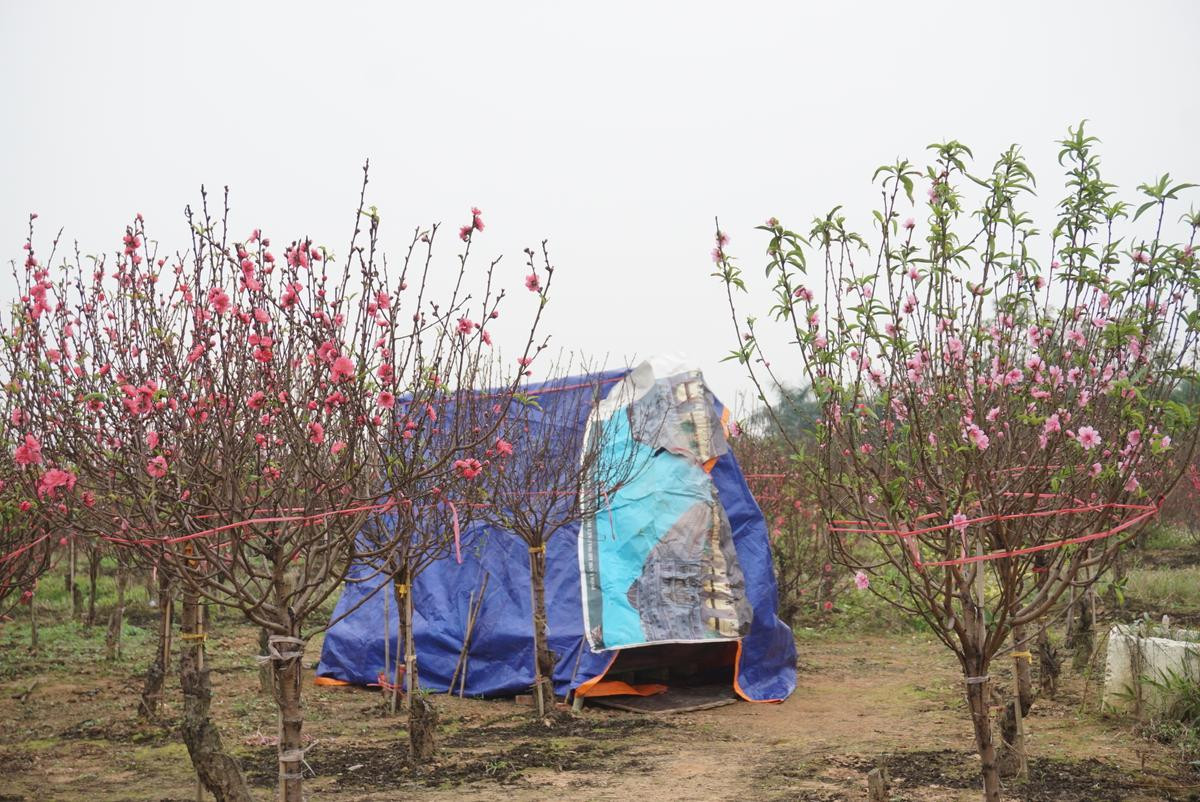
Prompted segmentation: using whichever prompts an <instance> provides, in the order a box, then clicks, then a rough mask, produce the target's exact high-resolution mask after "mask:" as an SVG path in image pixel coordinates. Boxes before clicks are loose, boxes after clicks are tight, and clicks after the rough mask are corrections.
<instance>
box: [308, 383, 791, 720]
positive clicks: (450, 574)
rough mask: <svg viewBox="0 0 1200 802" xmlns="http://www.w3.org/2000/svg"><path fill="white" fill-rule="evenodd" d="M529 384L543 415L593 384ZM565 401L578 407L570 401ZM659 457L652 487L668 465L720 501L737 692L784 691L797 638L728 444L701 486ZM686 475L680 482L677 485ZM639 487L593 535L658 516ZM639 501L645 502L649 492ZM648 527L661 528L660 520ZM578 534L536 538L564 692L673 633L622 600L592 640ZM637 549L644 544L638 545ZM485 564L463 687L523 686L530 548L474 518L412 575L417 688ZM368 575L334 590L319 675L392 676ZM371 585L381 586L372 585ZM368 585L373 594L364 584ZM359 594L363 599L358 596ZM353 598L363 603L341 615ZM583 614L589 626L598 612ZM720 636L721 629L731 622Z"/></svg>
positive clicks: (393, 647)
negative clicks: (736, 600) (541, 543)
mask: <svg viewBox="0 0 1200 802" xmlns="http://www.w3.org/2000/svg"><path fill="white" fill-rule="evenodd" d="M626 373H627V372H626V371H612V372H609V373H607V374H603V375H602V376H601V377H600V378H601V380H602V382H603V384H602V386H603V387H604V388H605V390H607V389H609V388H611V387H612V386H613V384H614V383H615V382H616V381H617V380H619V379H621V378H622V377H624V376H625V374H626ZM592 378H595V377H592ZM560 388H565V389H560ZM539 391H541V392H543V393H545V395H542V396H540V397H539V399H540V402H541V404H542V406H543V408H544V409H545V410H546V413H547V417H550V414H551V413H552V412H553V407H552V405H553V404H556V403H557V404H564V405H566V404H568V403H570V401H571V400H572V399H571V398H570V397H569V394H571V393H591V392H593V389H592V387H590V386H589V385H588V381H586V380H584V381H581V380H576V379H564V380H561V381H559V382H556V383H548V384H546V385H537V386H534V387H531V388H528V390H526V392H528V393H530V394H537V393H538V392H539ZM707 397H708V398H709V399H710V403H712V404H713V405H714V406H715V409H714V410H713V411H714V413H715V415H716V416H719V414H720V406H719V402H716V401H715V399H712V398H711V395H708V396H707ZM570 408H571V409H577V408H583V407H582V405H579V404H574V405H573V406H571V407H570ZM582 423H583V422H582V421H580V424H581V425H582ZM659 456H660V457H666V458H667V459H666V460H665V461H664V463H663V465H662V466H660V469H659V470H660V471H662V472H663V473H662V475H657V476H655V477H654V481H655V482H657V483H658V485H659V486H662V484H663V482H664V480H669V479H670V476H671V475H672V473H674V474H676V475H677V481H679V482H681V483H682V484H681V485H680V488H679V489H682V490H683V491H684V492H683V493H682V495H681V497H685V498H686V497H693V498H694V497H696V496H697V494H700V495H703V494H706V493H707V494H708V497H709V498H710V499H711V498H712V497H713V496H715V498H716V499H717V500H719V505H720V508H721V510H722V511H723V516H722V517H723V518H725V519H727V522H728V524H727V525H728V530H727V535H726V537H727V538H729V537H731V540H732V546H733V550H734V551H735V552H736V557H735V558H734V559H733V560H732V561H733V562H736V564H737V565H738V566H740V578H739V579H740V581H741V582H743V583H744V590H743V591H740V592H741V593H743V595H744V606H745V607H747V608H748V610H749V613H748V615H749V617H750V620H749V621H748V622H742V625H741V628H740V630H739V633H736V634H735V635H733V636H730V637H732V638H734V639H740V641H741V648H740V650H739V652H738V663H737V666H736V687H737V690H738V692H739V693H740V694H741V695H742V696H743V697H745V698H747V699H749V700H752V701H768V700H782V699H785V698H786V697H787V696H788V695H789V694H791V692H792V691H793V690H794V689H795V684H796V675H795V660H796V652H795V642H794V639H793V637H792V634H791V631H790V630H789V629H788V627H787V625H786V624H784V623H783V622H782V621H780V620H779V618H778V617H777V615H776V606H777V599H776V586H775V577H774V572H773V569H772V563H771V552H770V544H769V541H768V535H767V528H766V524H765V522H764V520H763V517H762V513H761V511H760V510H759V508H758V505H757V504H756V503H755V501H754V498H753V497H752V496H751V494H750V489H749V487H748V486H747V485H746V481H745V479H744V477H743V476H742V472H741V469H740V468H739V467H738V465H737V462H736V460H735V459H734V457H733V454H732V453H729V452H727V451H725V453H722V454H721V455H720V456H719V457H716V461H715V464H713V465H712V466H711V470H710V471H709V473H708V477H711V485H709V486H708V487H707V489H706V487H705V483H704V482H703V473H702V472H701V473H700V475H699V476H697V475H695V472H694V470H691V469H690V468H689V467H686V466H682V465H681V464H679V463H678V462H675V461H673V460H671V459H670V458H671V457H673V455H672V454H670V453H664V452H659ZM675 459H682V458H681V457H676V458H675ZM695 470H698V469H695ZM689 486H690V489H687V488H688V487H689ZM646 487H648V485H640V486H639V485H638V483H637V482H635V483H634V486H633V487H630V488H628V489H625V490H623V491H622V493H623V494H624V495H623V496H622V497H621V498H614V499H613V500H612V504H611V508H612V510H613V511H614V512H613V517H612V518H610V517H609V512H608V511H605V512H603V513H601V514H600V515H598V516H597V518H596V520H594V521H592V522H588V525H591V526H593V527H594V528H595V529H596V530H597V531H598V533H599V535H600V536H599V537H598V538H597V540H598V541H599V542H603V541H604V538H603V534H604V531H605V528H606V527H608V526H611V523H612V522H613V521H614V520H615V518H616V516H618V515H619V516H621V517H622V519H623V520H622V522H620V523H618V528H619V529H624V528H625V527H626V523H625V521H627V520H635V519H640V520H642V522H643V523H645V521H646V520H649V519H654V518H655V517H656V516H655V515H654V514H653V513H650V512H646V511H644V510H643V511H641V512H639V511H638V510H637V509H636V504H635V503H634V502H635V500H636V498H637V497H638V496H639V494H640V495H641V496H642V497H643V498H649V496H648V495H647V494H646V492H645V490H646ZM714 488H715V493H713V489H714ZM667 495H668V496H669V495H670V494H669V493H668V494H667ZM665 497H667V496H664V498H665ZM645 503H647V504H649V501H647V502H645ZM677 506H678V505H677ZM642 513H645V514H642ZM659 513H660V514H659V515H658V516H657V518H658V520H663V517H662V516H663V515H665V516H666V517H667V519H669V518H670V516H672V515H677V514H679V510H675V509H673V508H672V507H671V505H666V506H665V507H663V508H662V509H661V510H660V511H659ZM631 516H632V517H631ZM652 528H655V529H656V530H661V529H663V527H662V525H660V524H659V525H655V526H654V527H652ZM579 539H580V526H579V524H574V525H570V526H566V527H562V528H561V529H559V530H558V531H557V532H556V533H554V535H553V536H552V537H551V538H550V539H549V542H548V543H547V547H546V602H547V614H548V618H549V645H550V648H551V650H553V651H554V652H555V654H556V655H557V657H558V662H557V665H556V667H555V672H554V678H553V679H554V685H555V690H556V692H557V693H559V694H566V693H567V692H568V691H570V690H573V689H574V688H577V687H578V686H580V685H581V684H583V683H585V682H587V681H588V680H591V679H594V678H596V677H598V676H600V675H602V674H603V673H604V672H605V671H606V670H607V669H608V667H609V665H610V664H611V662H612V661H613V659H614V657H615V655H616V651H615V650H614V647H615V646H621V645H625V644H628V643H635V642H637V643H655V642H676V641H678V640H680V638H669V637H647V635H646V632H645V631H644V630H643V629H641V628H640V627H639V625H638V623H637V620H636V617H631V616H630V615H629V614H628V613H629V611H628V610H624V611H621V613H623V614H624V618H623V619H622V618H620V617H618V618H617V619H614V621H619V620H623V621H624V624H623V626H624V627H625V630H624V634H621V635H620V636H619V637H618V636H616V635H615V634H614V637H612V638H607V639H606V640H605V642H604V643H603V644H602V645H603V646H604V647H606V648H604V650H600V651H598V650H594V649H593V648H592V646H591V645H590V644H589V640H588V637H586V634H585V623H584V599H583V596H582V593H581V582H580V543H579ZM586 543H587V541H586V540H585V544H586ZM651 545H652V544H651ZM639 548H641V549H642V550H646V546H645V545H643V546H641V547H639ZM730 557H733V555H730ZM601 559H602V560H603V559H604V558H603V557H602V558H601ZM634 562H636V561H634ZM631 564H632V563H631ZM601 565H602V566H614V565H616V563H613V562H611V561H608V562H602V563H601ZM613 570H614V573H610V574H609V575H607V576H606V577H605V581H608V578H609V576H613V577H616V576H618V575H619V574H621V572H622V570H623V569H621V568H620V567H617V568H614V569H613ZM485 572H486V574H487V577H488V579H487V584H486V592H485V593H484V598H483V603H482V607H481V608H480V610H479V614H478V618H477V620H476V623H475V628H474V630H473V632H472V634H471V642H470V649H469V660H468V663H467V674H466V683H465V692H466V693H467V694H468V695H472V696H505V695H513V694H517V693H523V692H526V691H528V689H529V688H530V687H531V686H532V685H533V681H534V666H533V664H534V649H533V633H532V624H531V613H530V610H531V601H530V582H529V561H528V550H527V548H526V545H525V543H524V542H523V541H521V540H520V539H518V538H517V537H515V536H514V535H512V534H511V533H509V532H507V531H505V530H502V529H498V528H494V527H491V526H488V525H485V524H481V523H476V524H473V525H471V526H469V527H468V528H467V529H466V530H465V531H464V532H463V534H462V563H461V564H459V563H458V562H457V561H456V560H455V559H454V558H453V557H449V558H446V559H442V560H438V561H436V562H434V563H433V564H432V565H430V566H429V567H428V568H426V569H425V570H424V571H423V572H421V573H420V574H419V575H418V577H417V579H416V581H415V582H414V584H413V587H412V594H413V597H412V598H413V607H414V611H415V612H414V637H415V640H416V652H417V658H418V673H419V676H420V681H421V684H422V686H423V687H425V688H428V689H430V690H435V691H447V690H449V685H450V680H451V676H452V675H453V673H454V670H455V666H456V665H457V664H458V661H459V653H460V651H461V649H462V644H463V639H464V635H465V632H466V627H467V619H468V615H469V607H470V603H471V599H472V595H473V593H477V592H478V589H479V587H480V585H481V580H482V577H483V575H484V573H485ZM626 573H630V572H628V571H626ZM366 574H367V569H365V568H362V567H359V568H355V569H354V572H353V573H352V575H351V581H350V582H348V583H347V585H346V587H345V589H344V591H343V593H342V597H341V598H340V599H339V601H338V604H337V607H336V609H335V611H334V616H333V617H334V620H335V622H336V623H334V624H333V626H332V627H331V628H330V629H329V631H328V632H327V633H326V637H325V643H324V647H323V649H322V653H321V662H320V665H319V666H318V668H317V674H318V676H324V677H331V678H334V679H339V680H343V681H347V682H351V683H355V684H362V685H365V684H369V683H373V682H376V681H377V677H378V676H379V674H380V673H386V675H387V676H389V677H390V676H391V673H392V670H393V667H394V664H395V661H396V660H397V659H399V655H398V653H397V644H396V634H397V630H398V625H399V616H398V613H397V611H396V609H395V604H394V603H391V601H390V599H391V596H392V589H391V585H390V582H389V581H387V580H383V581H382V582H383V585H384V586H383V587H382V588H379V585H380V582H381V580H378V579H375V580H372V581H367V582H355V581H353V580H354V579H355V578H357V577H361V576H365V575H366ZM626 580H629V577H625V578H624V579H621V580H617V579H614V581H619V582H622V583H624V584H623V587H624V588H626V589H627V588H628V587H629V582H627V581H626ZM614 587H615V586H614ZM377 588H379V592H374V591H375V590H376V589H377ZM373 592H374V595H370V594H372V593H373ZM369 595H370V598H366V601H363V599H364V598H365V597H367V596H369ZM385 596H386V597H388V599H389V605H388V606H389V618H390V619H391V620H390V621H389V622H387V624H386V631H387V632H388V633H389V635H390V643H389V644H388V646H387V648H386V652H387V654H388V655H389V657H390V660H389V662H390V664H391V665H389V666H386V667H385V664H384V655H385V645H384V633H385V622H384V598H385ZM606 598H607V601H606V602H605V603H606V604H607V605H608V606H609V607H612V606H613V601H614V600H615V599H616V598H617V596H616V595H615V594H606ZM355 605H361V606H359V607H358V608H357V609H355V610H354V611H353V612H352V613H350V614H349V615H345V617H342V616H343V615H344V614H345V612H346V611H347V610H350V609H352V608H354V607H355ZM743 615H746V614H743ZM339 619H340V620H339ZM591 623H592V625H593V628H594V627H595V626H596V623H597V622H596V621H592V622H591ZM606 634H607V629H606ZM737 634H740V638H737V637H736V635H737ZM725 635H726V636H729V633H728V632H726V633H725ZM456 690H457V685H456Z"/></svg>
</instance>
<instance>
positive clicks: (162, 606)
mask: <svg viewBox="0 0 1200 802" xmlns="http://www.w3.org/2000/svg"><path fill="white" fill-rule="evenodd" d="M174 606H175V605H174V603H173V595H172V593H171V583H170V580H168V579H167V576H166V574H164V573H161V572H160V573H159V576H158V648H157V649H155V652H154V662H152V663H151V664H150V668H149V669H148V670H147V671H146V682H145V684H144V685H143V686H142V698H141V701H139V702H138V716H139V717H140V718H144V719H150V720H152V719H155V718H158V712H159V708H160V706H161V705H162V689H163V681H164V680H165V679H166V676H167V666H169V665H170V664H171V621H172V619H173V618H174V612H175V611H174Z"/></svg>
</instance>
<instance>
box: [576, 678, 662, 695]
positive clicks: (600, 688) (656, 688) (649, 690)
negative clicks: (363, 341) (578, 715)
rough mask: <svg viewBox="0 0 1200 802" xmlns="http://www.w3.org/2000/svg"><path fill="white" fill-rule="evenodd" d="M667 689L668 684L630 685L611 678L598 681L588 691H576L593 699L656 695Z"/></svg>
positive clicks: (577, 693)
mask: <svg viewBox="0 0 1200 802" xmlns="http://www.w3.org/2000/svg"><path fill="white" fill-rule="evenodd" d="M666 690H667V686H666V685H658V684H655V683H647V684H645V685H630V684H629V683H628V682H621V681H620V680H615V679H609V680H605V681H604V682H597V683H595V684H594V685H592V686H591V687H590V688H588V689H587V691H585V692H583V693H580V692H579V691H578V690H577V691H575V695H576V696H586V697H587V698H589V699H591V698H592V697H593V696H655V695H657V694H660V693H664V692H666Z"/></svg>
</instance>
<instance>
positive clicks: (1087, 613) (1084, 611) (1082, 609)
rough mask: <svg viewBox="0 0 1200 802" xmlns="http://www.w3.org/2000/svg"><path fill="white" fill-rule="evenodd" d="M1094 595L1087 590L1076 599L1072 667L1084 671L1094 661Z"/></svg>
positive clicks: (1072, 638)
mask: <svg viewBox="0 0 1200 802" xmlns="http://www.w3.org/2000/svg"><path fill="white" fill-rule="evenodd" d="M1092 605H1093V600H1092V593H1091V590H1085V591H1083V592H1082V593H1080V594H1079V595H1078V596H1076V599H1075V627H1074V630H1073V631H1072V633H1071V650H1072V655H1071V667H1072V668H1073V669H1075V670H1076V671H1083V670H1085V669H1086V668H1087V667H1088V663H1089V662H1090V661H1091V659H1092V648H1093V646H1094V645H1095V643H1094V639H1095V631H1094V630H1093V628H1092Z"/></svg>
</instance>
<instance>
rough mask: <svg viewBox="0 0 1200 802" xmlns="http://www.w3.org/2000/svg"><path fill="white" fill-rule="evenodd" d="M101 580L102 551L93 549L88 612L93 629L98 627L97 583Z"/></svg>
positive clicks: (90, 563) (90, 556) (89, 561)
mask: <svg viewBox="0 0 1200 802" xmlns="http://www.w3.org/2000/svg"><path fill="white" fill-rule="evenodd" d="M99 578H100V551H99V549H92V550H91V551H89V552H88V611H87V621H85V622H84V623H85V624H86V625H87V626H89V627H91V626H95V625H96V581H97V580H98V579H99Z"/></svg>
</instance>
